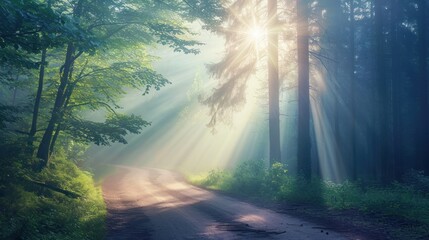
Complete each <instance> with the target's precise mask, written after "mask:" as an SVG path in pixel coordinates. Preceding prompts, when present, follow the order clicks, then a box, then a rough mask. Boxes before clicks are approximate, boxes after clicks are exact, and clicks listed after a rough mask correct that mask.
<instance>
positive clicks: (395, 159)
mask: <svg viewBox="0 0 429 240" xmlns="http://www.w3.org/2000/svg"><path fill="white" fill-rule="evenodd" d="M390 9H391V19H390V21H391V22H390V34H391V36H390V42H391V43H390V48H391V52H392V70H391V74H392V77H391V80H392V98H391V99H392V103H391V104H392V107H391V108H392V117H393V118H392V138H393V139H392V163H393V169H394V171H393V172H392V173H391V175H392V176H393V178H394V179H395V180H400V179H401V176H402V174H403V171H404V166H403V164H402V151H401V149H402V143H401V142H402V140H401V129H402V127H401V117H400V116H401V92H402V91H401V84H400V83H401V72H402V68H401V64H400V58H401V53H400V46H399V42H398V24H400V22H399V20H398V17H399V14H400V12H399V11H398V10H399V1H398V0H392V1H391V8H390Z"/></svg>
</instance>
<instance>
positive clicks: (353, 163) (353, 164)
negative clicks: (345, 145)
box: [349, 0, 357, 180]
mask: <svg viewBox="0 0 429 240" xmlns="http://www.w3.org/2000/svg"><path fill="white" fill-rule="evenodd" d="M354 11H355V4H354V0H350V15H349V18H350V36H349V37H350V39H349V44H350V49H349V54H350V55H349V61H350V63H349V64H350V70H349V71H350V72H349V75H350V76H349V77H350V90H349V92H350V98H351V99H350V111H351V122H350V124H351V136H350V138H351V148H352V151H351V157H350V159H349V172H350V174H351V179H352V180H356V178H357V159H356V106H355V105H356V103H355V102H356V99H355V96H356V95H355V91H356V78H355V69H356V67H355V62H356V61H355V52H356V50H355V14H354Z"/></svg>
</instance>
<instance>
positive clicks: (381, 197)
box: [189, 161, 429, 226]
mask: <svg viewBox="0 0 429 240" xmlns="http://www.w3.org/2000/svg"><path fill="white" fill-rule="evenodd" d="M404 179H405V183H393V184H391V185H390V186H386V187H376V186H372V187H368V186H366V185H364V184H361V183H352V182H344V183H342V184H336V183H332V182H326V181H323V180H320V179H312V180H311V181H305V180H304V179H302V178H300V177H293V176H290V175H289V173H288V171H287V169H285V168H284V166H283V165H282V164H280V163H276V164H274V165H273V166H272V167H270V168H267V167H265V166H264V164H263V162H262V161H248V162H244V163H242V164H241V165H239V166H238V167H237V168H236V169H234V170H233V171H222V170H212V171H210V172H209V173H208V174H206V175H204V176H198V177H191V178H189V180H190V181H191V182H192V183H194V184H196V185H200V186H204V187H207V188H211V189H216V190H221V191H225V192H229V193H234V194H240V195H242V196H245V197H250V198H259V199H265V200H267V199H268V200H271V201H280V202H288V203H299V204H309V205H318V206H323V207H326V208H328V209H335V210H347V209H353V210H358V211H360V212H363V213H371V214H373V213H375V214H382V215H386V216H391V217H399V218H401V219H405V220H406V221H410V222H417V223H419V224H423V225H427V226H429V214H428V213H429V191H428V189H429V178H428V177H426V176H424V175H422V174H421V173H419V172H416V171H414V172H410V173H408V174H407V176H405V178H404Z"/></svg>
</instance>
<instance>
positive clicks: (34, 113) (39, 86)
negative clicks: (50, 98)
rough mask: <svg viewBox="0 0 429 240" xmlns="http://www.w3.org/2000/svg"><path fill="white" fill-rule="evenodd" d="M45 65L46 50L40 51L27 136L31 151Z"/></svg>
mask: <svg viewBox="0 0 429 240" xmlns="http://www.w3.org/2000/svg"><path fill="white" fill-rule="evenodd" d="M45 65H46V49H43V50H42V57H41V60H40V69H39V85H38V86H37V93H36V98H35V99H34V108H33V119H32V121H31V129H30V132H29V134H28V135H29V136H28V145H29V146H30V148H31V149H33V141H34V136H35V135H36V131H37V118H38V117H39V108H40V101H41V99H42V92H43V81H44V78H45Z"/></svg>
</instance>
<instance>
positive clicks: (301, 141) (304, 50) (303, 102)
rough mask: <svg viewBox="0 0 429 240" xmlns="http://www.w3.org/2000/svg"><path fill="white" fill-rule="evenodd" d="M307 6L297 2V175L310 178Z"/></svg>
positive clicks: (304, 2) (306, 3)
mask: <svg viewBox="0 0 429 240" xmlns="http://www.w3.org/2000/svg"><path fill="white" fill-rule="evenodd" d="M308 8H309V6H308V1H307V0H297V1H296V9H297V24H296V27H297V49H298V173H300V174H302V175H303V177H304V178H306V179H310V178H311V155H310V153H311V151H310V150H311V146H310V144H311V142H310V79H309V78H310V62H309V46H308V44H309V30H308V16H309V9H308Z"/></svg>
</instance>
